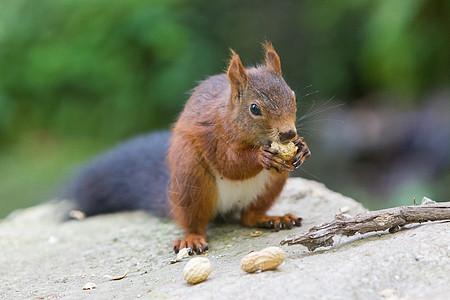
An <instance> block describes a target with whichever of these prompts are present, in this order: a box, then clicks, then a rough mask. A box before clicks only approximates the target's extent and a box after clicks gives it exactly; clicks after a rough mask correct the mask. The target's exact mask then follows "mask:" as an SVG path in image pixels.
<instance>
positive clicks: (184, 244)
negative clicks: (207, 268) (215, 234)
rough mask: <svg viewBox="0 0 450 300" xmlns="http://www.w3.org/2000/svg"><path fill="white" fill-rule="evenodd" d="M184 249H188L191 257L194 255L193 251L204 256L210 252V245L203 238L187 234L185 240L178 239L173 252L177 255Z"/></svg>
mask: <svg viewBox="0 0 450 300" xmlns="http://www.w3.org/2000/svg"><path fill="white" fill-rule="evenodd" d="M183 248H188V250H189V255H192V254H194V252H193V251H195V252H197V254H202V253H203V252H204V251H207V250H209V245H208V243H207V242H206V240H205V238H204V237H203V236H201V235H198V234H192V233H191V234H186V237H185V238H184V240H180V239H176V240H175V242H174V243H173V251H175V253H178V252H179V251H180V249H183Z"/></svg>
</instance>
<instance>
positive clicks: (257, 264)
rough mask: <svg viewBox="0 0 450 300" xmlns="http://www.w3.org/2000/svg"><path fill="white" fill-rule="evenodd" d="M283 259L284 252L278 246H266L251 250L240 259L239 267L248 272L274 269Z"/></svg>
mask: <svg viewBox="0 0 450 300" xmlns="http://www.w3.org/2000/svg"><path fill="white" fill-rule="evenodd" d="M283 261H284V252H283V250H282V249H281V248H280V247H268V248H265V249H263V250H261V251H256V252H251V253H249V254H248V255H247V256H245V257H244V258H243V259H242V260H241V269H242V270H244V271H245V272H248V273H253V272H256V271H258V270H261V271H266V270H273V269H276V268H277V267H278V266H279V265H281V264H282V263H283Z"/></svg>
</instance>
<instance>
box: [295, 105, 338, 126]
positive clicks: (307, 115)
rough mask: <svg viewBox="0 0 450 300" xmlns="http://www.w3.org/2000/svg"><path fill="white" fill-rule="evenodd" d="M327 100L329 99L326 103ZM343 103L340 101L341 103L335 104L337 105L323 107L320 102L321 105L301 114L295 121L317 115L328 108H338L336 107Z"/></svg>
mask: <svg viewBox="0 0 450 300" xmlns="http://www.w3.org/2000/svg"><path fill="white" fill-rule="evenodd" d="M328 102H329V101H327V102H326V103H328ZM326 103H325V104H326ZM344 104H345V103H341V104H337V105H334V106H329V107H323V105H324V104H322V105H321V106H319V107H318V108H317V109H316V110H314V111H312V112H309V113H307V114H305V115H303V116H302V117H300V118H299V119H298V120H297V122H300V121H302V120H305V119H307V118H309V117H312V116H314V115H317V114H320V113H323V112H326V111H328V110H331V109H335V108H338V107H340V106H342V105H344ZM322 107H323V108H322Z"/></svg>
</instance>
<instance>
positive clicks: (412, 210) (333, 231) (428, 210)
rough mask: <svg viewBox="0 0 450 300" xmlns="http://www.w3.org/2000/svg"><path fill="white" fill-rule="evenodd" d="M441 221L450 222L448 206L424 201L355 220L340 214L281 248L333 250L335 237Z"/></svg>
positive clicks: (290, 237)
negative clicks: (417, 204)
mask: <svg viewBox="0 0 450 300" xmlns="http://www.w3.org/2000/svg"><path fill="white" fill-rule="evenodd" d="M442 220H450V202H435V201H432V200H430V199H428V198H423V200H422V204H420V205H419V206H399V207H394V208H388V209H383V210H376V211H370V212H366V213H361V214H358V215H356V216H354V217H350V216H346V215H343V214H342V213H340V212H339V213H338V214H337V215H336V216H335V218H334V220H333V221H332V222H330V223H325V224H322V225H318V226H314V227H312V228H311V229H309V230H308V231H307V232H303V233H294V234H290V235H288V236H286V237H285V238H284V239H283V240H282V241H281V242H280V244H281V245H284V244H288V245H295V244H301V245H304V246H306V247H307V248H308V250H310V251H313V250H314V249H316V248H319V247H327V246H332V245H333V243H334V241H333V237H334V236H336V235H345V236H352V235H355V234H356V233H360V234H363V233H367V232H375V231H384V230H388V229H389V232H391V233H392V232H396V231H398V230H399V229H400V228H401V227H403V226H405V225H407V224H412V223H424V222H429V221H442Z"/></svg>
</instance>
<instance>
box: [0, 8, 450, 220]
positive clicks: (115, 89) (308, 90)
mask: <svg viewBox="0 0 450 300" xmlns="http://www.w3.org/2000/svg"><path fill="white" fill-rule="evenodd" d="M265 39H268V40H270V41H272V42H273V44H274V46H275V48H276V50H277V52H278V54H279V55H280V57H281V61H282V69H283V72H284V74H285V78H286V81H287V82H288V83H289V84H290V86H291V87H292V88H293V89H294V90H295V91H296V92H297V98H298V99H299V117H300V116H301V115H303V114H307V113H308V112H309V113H311V112H320V111H321V110H325V111H323V112H320V113H317V114H314V115H313V116H311V117H309V118H306V119H304V120H302V121H301V122H299V128H300V132H301V134H302V135H304V136H305V137H306V139H307V141H308V143H309V145H310V148H311V150H312V153H313V155H312V157H311V158H310V159H309V161H308V162H307V163H306V164H305V165H304V167H303V168H302V169H300V170H299V171H297V172H296V174H295V175H298V176H303V177H306V178H311V179H315V180H319V181H322V182H324V183H325V184H326V185H327V186H329V187H331V188H332V189H334V190H337V191H339V192H342V193H344V194H346V195H349V196H351V197H354V198H356V199H357V200H358V201H361V202H362V203H364V204H365V205H366V206H368V207H369V208H381V207H387V206H393V205H401V204H412V202H413V198H414V197H417V198H418V199H421V197H423V196H428V197H431V198H434V199H435V200H440V201H443V200H447V201H448V200H449V195H450V171H449V169H450V168H449V165H450V159H449V153H450V145H449V140H450V122H449V119H450V104H449V102H450V100H449V99H450V92H449V91H450V50H449V49H450V1H447V0H440V1H439V0H437V1H426V0H401V1H392V0H382V1H381V0H380V1H368V0H351V1H312V0H309V1H260V0H258V1H257V0H252V1H235V0H231V1H216V2H213V1H204V0H196V1H189V0H165V1H163V0H159V1H158V0H151V1H140V0H122V1H119V0H108V1H106V0H78V1H70V0H58V1H57V0H53V1H50V0H41V1H31V0H0V218H1V217H4V216H6V215H7V214H8V213H10V212H11V211H12V210H14V209H17V208H23V207H27V206H30V205H33V204H36V203H39V202H41V201H44V200H48V199H50V198H51V197H52V196H53V195H54V192H55V190H57V189H58V187H59V186H60V185H61V184H62V183H63V182H64V181H65V180H66V179H67V178H70V176H71V175H72V174H73V173H74V172H75V170H76V169H77V167H78V166H79V165H80V164H81V163H82V162H84V161H86V160H87V159H88V158H89V157H91V156H92V155H94V154H96V153H98V152H100V151H102V150H105V149H107V148H109V147H111V146H113V145H115V144H116V143H117V142H119V141H121V140H124V139H127V138H129V137H131V136H133V135H135V134H137V133H142V132H148V131H151V130H155V129H160V128H168V127H169V126H170V124H171V123H172V122H173V121H174V120H175V118H176V115H177V113H179V112H180V111H181V109H182V107H183V103H184V102H185V101H186V100H187V98H188V94H187V91H188V90H190V89H192V88H193V87H194V86H195V85H196V84H197V82H198V81H200V80H203V79H205V78H206V77H207V76H209V75H213V74H216V73H220V72H222V71H224V70H225V69H226V65H227V58H228V57H229V52H228V48H229V47H232V48H233V49H235V50H236V51H237V52H238V53H239V54H240V56H241V58H242V60H243V62H244V64H245V65H254V64H256V63H258V62H261V60H262V50H261V42H263V41H264V40H265ZM317 110H319V111H317Z"/></svg>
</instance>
